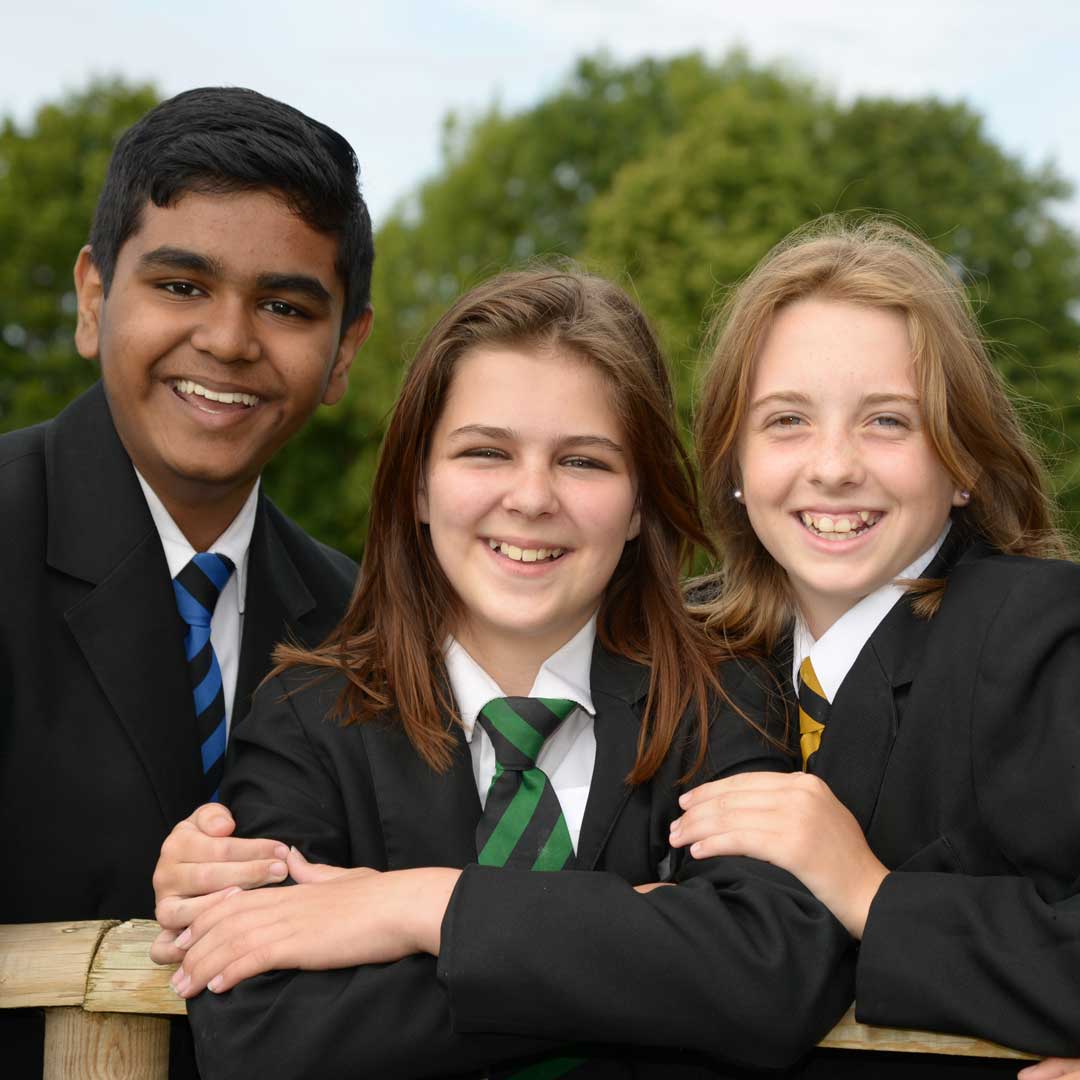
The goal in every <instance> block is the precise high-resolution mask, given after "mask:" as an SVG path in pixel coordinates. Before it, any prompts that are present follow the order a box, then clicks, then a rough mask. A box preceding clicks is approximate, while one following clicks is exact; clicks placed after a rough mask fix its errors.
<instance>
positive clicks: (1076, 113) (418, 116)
mask: <svg viewBox="0 0 1080 1080" xmlns="http://www.w3.org/2000/svg"><path fill="white" fill-rule="evenodd" d="M735 45H741V46H744V47H745V48H747V49H748V50H749V52H750V55H751V57H752V59H754V60H755V61H759V62H762V61H772V60H784V61H786V62H788V63H789V64H791V65H792V66H793V67H794V68H795V69H796V70H797V71H799V72H800V73H801V74H804V75H809V76H812V77H814V78H815V79H817V80H818V81H819V82H821V83H822V84H823V85H824V86H826V87H827V88H830V89H832V90H833V91H835V92H836V93H837V94H838V95H840V96H841V98H843V99H845V100H846V99H849V98H852V97H855V96H857V95H860V94H888V95H893V96H898V97H925V96H929V95H935V96H938V97H941V98H943V99H945V100H949V101H955V100H958V99H962V100H964V101H966V102H968V103H969V104H970V105H972V106H973V107H974V108H976V109H977V110H978V111H979V112H981V113H982V114H983V115H984V116H985V118H986V123H987V128H988V130H989V132H990V134H991V135H992V136H993V137H994V138H995V139H997V140H998V141H999V142H1000V143H1001V144H1002V145H1003V146H1004V147H1005V148H1006V149H1007V150H1009V151H1010V152H1012V153H1014V154H1017V155H1019V156H1020V157H1021V158H1022V159H1023V160H1024V161H1025V162H1026V163H1027V164H1029V165H1041V164H1043V163H1045V162H1047V161H1053V162H1054V163H1055V164H1056V165H1057V167H1058V170H1059V172H1060V173H1061V174H1063V175H1064V176H1065V177H1066V178H1067V179H1069V180H1070V181H1071V182H1072V183H1073V184H1074V185H1077V186H1078V187H1080V4H1077V3H1075V0H981V2H974V0H905V2H904V3H903V4H897V3H895V2H892V3H875V2H873V0H815V2H813V3H806V2H805V0H800V2H795V0H753V2H751V3H746V2H743V3H737V4H736V3H730V2H727V0H518V2H515V0H499V2H496V0H447V2H444V3H436V2H427V3H425V2H422V0H395V2H387V0H328V2H319V0H309V2H308V3H306V4H295V3H294V4H289V5H284V4H280V3H277V2H275V0H264V2H263V3H262V4H252V3H245V4H240V3H235V2H232V0H216V2H208V0H185V2H183V3H178V4H172V5H165V4H159V3H150V2H137V0H112V2H110V0H98V2H96V3H90V2H78V0H66V2H63V0H34V2H32V3H27V2H26V0H0V114H4V115H12V116H14V117H15V118H16V120H17V121H19V122H20V123H24V122H27V121H28V120H29V119H30V118H31V117H32V115H33V111H34V109H35V108H36V107H37V106H38V105H40V104H41V103H43V102H45V101H49V100H53V99H55V98H57V97H58V96H59V95H60V94H61V93H62V92H63V91H64V90H68V89H78V88H81V87H82V86H84V85H85V84H86V82H87V80H88V79H89V78H90V76H92V75H95V74H97V75H112V74H120V75H123V76H125V77H126V78H128V79H131V80H140V81H141V80H149V81H153V82H154V83H155V84H156V85H157V87H158V89H159V91H160V92H161V93H162V94H164V95H169V94H172V93H176V92H177V91H180V90H184V89H187V88H189V87H193V86H203V85H208V84H232V85H241V86H250V87H253V88H254V89H256V90H260V91H262V92H263V93H266V94H269V95H271V96H273V97H277V98H281V99H283V100H284V101H287V102H289V103H290V104H292V105H295V106H297V107H298V108H300V109H302V110H304V111H305V112H307V113H309V114H310V115H312V116H314V117H316V118H318V119H319V120H322V121H324V122H326V123H328V124H330V125H331V126H332V127H335V128H337V129H338V130H339V131H340V132H341V133H342V134H343V135H345V136H346V137H347V138H348V139H349V141H350V142H351V143H352V144H353V146H354V147H355V148H356V152H357V155H358V156H359V158H360V161H361V166H362V169H363V179H364V191H365V194H366V196H367V199H368V203H369V205H370V206H371V210H372V213H373V216H374V218H375V221H376V224H378V222H379V221H380V220H381V218H382V217H384V216H385V214H386V213H387V211H388V210H389V208H390V206H391V205H392V204H393V203H394V201H395V200H396V199H398V198H400V197H401V196H403V195H405V194H406V193H407V192H409V191H410V190H411V189H412V188H413V187H414V186H415V185H416V184H417V182H418V181H420V180H421V179H423V178H424V177H425V176H426V175H428V174H430V173H431V172H433V171H434V170H435V169H436V168H437V167H438V164H439V138H440V127H441V121H442V118H443V117H444V116H445V114H446V113H447V111H448V110H450V109H455V110H458V111H462V112H465V113H466V114H468V113H471V112H476V111H480V110H482V109H484V108H485V107H487V106H488V105H490V104H491V103H492V102H493V101H498V102H500V103H501V104H502V105H503V106H504V107H507V108H514V107H520V106H525V105H528V104H530V103H532V102H534V101H536V100H537V99H538V98H540V97H542V96H543V95H544V94H545V93H546V92H548V91H550V90H551V89H552V88H553V87H555V86H557V85H558V83H559V82H560V80H561V79H562V77H563V76H564V75H565V74H566V72H567V71H568V70H569V68H570V66H571V65H572V63H573V61H574V60H575V59H576V58H577V57H578V56H580V55H582V54H584V53H589V52H594V51H596V50H598V49H601V48H603V49H606V50H607V51H608V52H609V53H610V54H611V55H612V56H613V57H614V58H616V59H617V60H620V61H628V60H634V59H638V58H640V57H642V56H645V55H652V56H667V55H671V54H674V53H680V52H685V51H688V50H691V49H700V50H702V51H704V52H705V53H707V54H708V55H710V56H712V57H719V56H721V55H722V54H723V53H725V52H726V51H727V50H728V49H730V48H731V47H732V46H735ZM1061 216H1062V217H1063V218H1064V219H1065V220H1067V221H1069V222H1070V224H1072V225H1073V227H1074V228H1076V229H1080V191H1078V192H1077V194H1076V195H1074V197H1073V199H1072V200H1070V201H1069V202H1068V203H1066V204H1064V205H1063V206H1062V207H1061Z"/></svg>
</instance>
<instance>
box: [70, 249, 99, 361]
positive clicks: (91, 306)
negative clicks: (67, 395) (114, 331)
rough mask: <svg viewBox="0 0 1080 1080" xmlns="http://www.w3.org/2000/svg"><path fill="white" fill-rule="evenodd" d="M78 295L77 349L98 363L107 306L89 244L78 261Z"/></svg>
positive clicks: (82, 355)
mask: <svg viewBox="0 0 1080 1080" xmlns="http://www.w3.org/2000/svg"><path fill="white" fill-rule="evenodd" d="M75 296H76V298H77V301H78V317H77V320H76V323H75V348H76V349H78V350H79V355H80V356H81V357H83V358H84V359H86V360H95V359H97V357H98V356H99V355H100V352H99V349H100V345H101V308H102V305H103V304H104V303H105V286H104V285H103V283H102V281H101V274H100V273H99V272H98V268H97V267H96V266H95V265H94V260H93V259H92V258H91V257H90V245H89V244H87V245H85V246H84V247H83V249H82V250H81V251H80V252H79V257H78V258H77V259H76V260H75Z"/></svg>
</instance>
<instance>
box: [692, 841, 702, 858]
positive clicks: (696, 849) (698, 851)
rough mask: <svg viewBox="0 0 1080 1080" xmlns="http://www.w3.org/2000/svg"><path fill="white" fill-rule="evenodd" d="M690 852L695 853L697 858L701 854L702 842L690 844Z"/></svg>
mask: <svg viewBox="0 0 1080 1080" xmlns="http://www.w3.org/2000/svg"><path fill="white" fill-rule="evenodd" d="M690 854H691V855H693V856H694V858H695V859H696V858H697V857H698V856H699V855H700V854H701V844H700V843H697V844H691V845H690Z"/></svg>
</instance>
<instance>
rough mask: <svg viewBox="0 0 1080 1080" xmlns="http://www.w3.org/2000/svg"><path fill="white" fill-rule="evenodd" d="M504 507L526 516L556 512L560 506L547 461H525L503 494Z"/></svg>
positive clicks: (540, 515)
mask: <svg viewBox="0 0 1080 1080" xmlns="http://www.w3.org/2000/svg"><path fill="white" fill-rule="evenodd" d="M503 508H504V509H505V510H509V511H510V512H511V513H515V514H521V515H522V516H524V517H528V518H536V517H542V516H543V515H545V514H554V513H555V512H556V511H557V510H558V508H559V499H558V495H557V493H556V491H555V481H554V477H553V476H552V474H551V470H550V468H549V467H548V465H547V463H546V462H535V463H528V462H523V463H522V465H521V467H520V468H518V469H515V470H514V475H513V477H512V478H511V482H510V484H509V485H508V487H507V490H506V494H505V495H504V496H503Z"/></svg>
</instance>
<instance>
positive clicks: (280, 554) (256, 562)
mask: <svg viewBox="0 0 1080 1080" xmlns="http://www.w3.org/2000/svg"><path fill="white" fill-rule="evenodd" d="M314 607H315V598H314V597H313V596H312V595H311V592H310V590H309V589H308V587H307V585H306V584H305V583H304V579H303V578H302V577H301V575H300V571H299V570H297V568H296V565H295V564H294V563H293V561H292V559H291V558H290V557H289V553H288V551H287V550H286V548H285V545H284V544H283V543H282V541H281V538H280V537H279V536H278V534H277V530H276V529H275V528H274V524H273V522H272V521H271V519H270V515H269V514H268V513H267V508H266V496H265V495H264V494H262V493H261V492H260V494H259V506H258V510H257V513H256V517H255V528H254V530H253V531H252V534H251V547H250V549H249V554H248V572H247V583H246V595H245V597H244V631H243V635H242V638H241V642H240V664H239V668H238V670H237V676H236V694H235V697H234V699H233V714H232V723H233V725H235V724H237V723H239V722H241V721H242V720H243V719H244V717H245V716H247V714H248V711H249V710H250V709H251V696H252V694H254V693H255V691H256V689H258V686H259V683H260V682H262V680H263V678H264V677H265V676H266V673H267V672H268V671H269V670H270V667H271V662H270V653H271V651H272V650H273V648H274V646H275V645H277V644H278V642H280V641H282V640H284V639H285V637H286V634H287V629H288V627H289V626H295V625H296V623H297V621H298V620H299V619H300V618H302V617H303V616H304V615H306V614H307V613H308V612H309V611H311V610H312V609H313V608H314ZM307 644H316V643H315V642H308V643H307Z"/></svg>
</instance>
